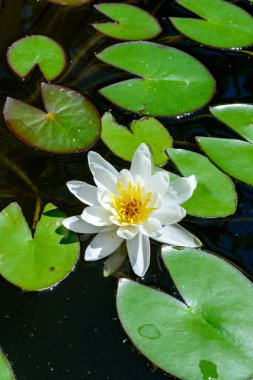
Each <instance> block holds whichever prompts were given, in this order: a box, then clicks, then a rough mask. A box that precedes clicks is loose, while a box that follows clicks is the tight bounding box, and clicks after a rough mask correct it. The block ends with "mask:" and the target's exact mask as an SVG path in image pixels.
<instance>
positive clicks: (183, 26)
mask: <svg viewBox="0 0 253 380" xmlns="http://www.w3.org/2000/svg"><path fill="white" fill-rule="evenodd" d="M177 3H178V4H180V5H182V6H183V7H184V8H186V9H188V10H190V11H192V12H193V13H195V14H196V15H198V16H200V17H201V19H198V18H179V17H171V18H170V20H171V22H172V24H173V25H174V26H175V28H177V29H178V30H179V31H180V32H181V33H182V34H185V35H186V36H187V37H189V38H191V39H192V40H194V41H197V42H200V43H202V44H205V45H209V46H214V47H218V48H236V47H242V46H248V45H251V44H253V18H252V17H251V15H250V14H249V13H247V12H246V11H244V10H243V9H242V8H240V7H238V6H236V5H235V4H231V3H229V2H228V1H224V0H205V1H203V0H177Z"/></svg>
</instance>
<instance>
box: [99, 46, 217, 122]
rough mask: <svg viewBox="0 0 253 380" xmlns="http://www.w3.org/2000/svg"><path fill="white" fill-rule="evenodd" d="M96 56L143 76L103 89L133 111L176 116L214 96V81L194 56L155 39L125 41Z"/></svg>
mask: <svg viewBox="0 0 253 380" xmlns="http://www.w3.org/2000/svg"><path fill="white" fill-rule="evenodd" d="M97 57H98V58H99V59H101V60H102V61H104V62H106V63H108V64H111V65H113V66H115V67H117V68H119V69H122V70H126V71H128V72H129V73H131V74H135V75H138V76H140V77H142V78H134V79H129V80H126V81H123V82H119V83H115V84H112V85H109V86H107V87H104V88H102V89H101V90H100V93H101V94H102V95H103V96H105V97H106V98H107V99H109V100H110V101H111V102H113V103H115V104H117V105H119V106H121V107H123V108H125V109H127V110H130V111H132V112H136V113H140V114H143V115H153V116H175V115H180V114H185V113H187V112H191V111H194V110H196V109H199V108H201V107H203V106H204V105H205V104H206V103H208V102H209V100H210V99H211V98H212V97H213V94H214V90H215V81H214V79H213V77H212V75H211V74H210V73H209V71H208V70H207V69H206V68H205V67H204V66H203V65H202V64H201V63H200V62H199V61H198V60H196V59H195V58H193V57H191V56H190V55H189V54H187V53H184V52H182V51H180V50H177V49H175V48H172V47H167V46H164V45H159V44H155V43H152V42H125V43H121V44H116V45H113V46H111V47H109V48H106V49H105V50H103V51H102V52H101V53H99V54H97Z"/></svg>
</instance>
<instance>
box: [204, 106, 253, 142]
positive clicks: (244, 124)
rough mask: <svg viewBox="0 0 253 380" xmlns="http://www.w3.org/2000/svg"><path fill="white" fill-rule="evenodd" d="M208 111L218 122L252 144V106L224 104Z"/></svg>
mask: <svg viewBox="0 0 253 380" xmlns="http://www.w3.org/2000/svg"><path fill="white" fill-rule="evenodd" d="M210 111H211V112H212V114H213V115H214V116H215V117H217V118H218V119H219V120H220V121H222V122H223V123H225V124H226V125H228V126H229V127H230V128H231V129H233V130H234V131H235V132H237V133H238V134H239V135H241V136H242V137H244V138H245V139H246V140H248V141H249V142H251V143H253V104H239V103H235V104H224V105H220V106H216V107H211V108H210Z"/></svg>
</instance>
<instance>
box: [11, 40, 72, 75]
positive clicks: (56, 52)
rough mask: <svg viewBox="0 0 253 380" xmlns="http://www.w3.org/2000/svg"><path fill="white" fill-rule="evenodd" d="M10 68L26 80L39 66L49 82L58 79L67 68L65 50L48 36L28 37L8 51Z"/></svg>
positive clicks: (15, 43)
mask: <svg viewBox="0 0 253 380" xmlns="http://www.w3.org/2000/svg"><path fill="white" fill-rule="evenodd" d="M7 59H8V63H9V65H10V67H11V68H12V70H13V71H15V73H16V74H17V75H18V76H20V77H21V78H25V77H26V76H27V75H29V74H30V72H31V71H32V70H33V69H34V67H35V66H39V68H40V70H41V72H42V74H43V76H44V77H45V78H46V79H47V80H53V79H56V78H57V77H58V76H59V75H60V74H61V73H62V72H63V70H64V69H65V67H66V55H65V52H64V50H63V48H62V47H61V46H60V45H59V44H58V43H57V42H56V41H54V40H52V39H51V38H49V37H46V36H40V35H36V36H28V37H24V38H21V39H20V40H18V41H16V42H14V44H12V45H11V46H10V48H9V50H8V53H7Z"/></svg>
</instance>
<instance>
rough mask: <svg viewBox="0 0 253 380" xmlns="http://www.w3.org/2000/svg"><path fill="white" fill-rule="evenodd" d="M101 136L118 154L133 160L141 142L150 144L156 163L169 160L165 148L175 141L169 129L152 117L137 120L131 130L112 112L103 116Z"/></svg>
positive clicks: (163, 162)
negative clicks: (118, 120)
mask: <svg viewBox="0 0 253 380" xmlns="http://www.w3.org/2000/svg"><path fill="white" fill-rule="evenodd" d="M101 137H102V140H103V142H104V143H105V144H106V145H107V146H108V148H109V149H110V150H111V151H112V152H113V153H114V154H115V155H116V156H118V157H120V158H122V159H123V160H126V161H132V158H133V155H134V152H135V151H136V149H137V148H138V146H139V145H140V144H141V143H143V142H144V143H146V144H148V145H150V147H151V148H152V151H153V154H154V163H155V164H156V165H162V164H165V163H166V162H167V161H168V156H167V155H166V153H165V150H166V148H169V147H171V146H172V143H173V139H172V137H171V135H170V134H169V132H168V131H167V129H166V128H165V127H164V126H163V125H162V124H161V123H160V122H159V121H158V120H156V119H154V118H152V117H145V118H143V119H140V120H135V121H134V122H133V123H132V124H131V125H130V130H129V129H127V128H126V127H123V126H122V125H119V124H118V123H117V122H116V121H115V119H114V117H113V116H112V114H111V113H110V112H107V113H105V114H104V116H103V118H102V134H101Z"/></svg>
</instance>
